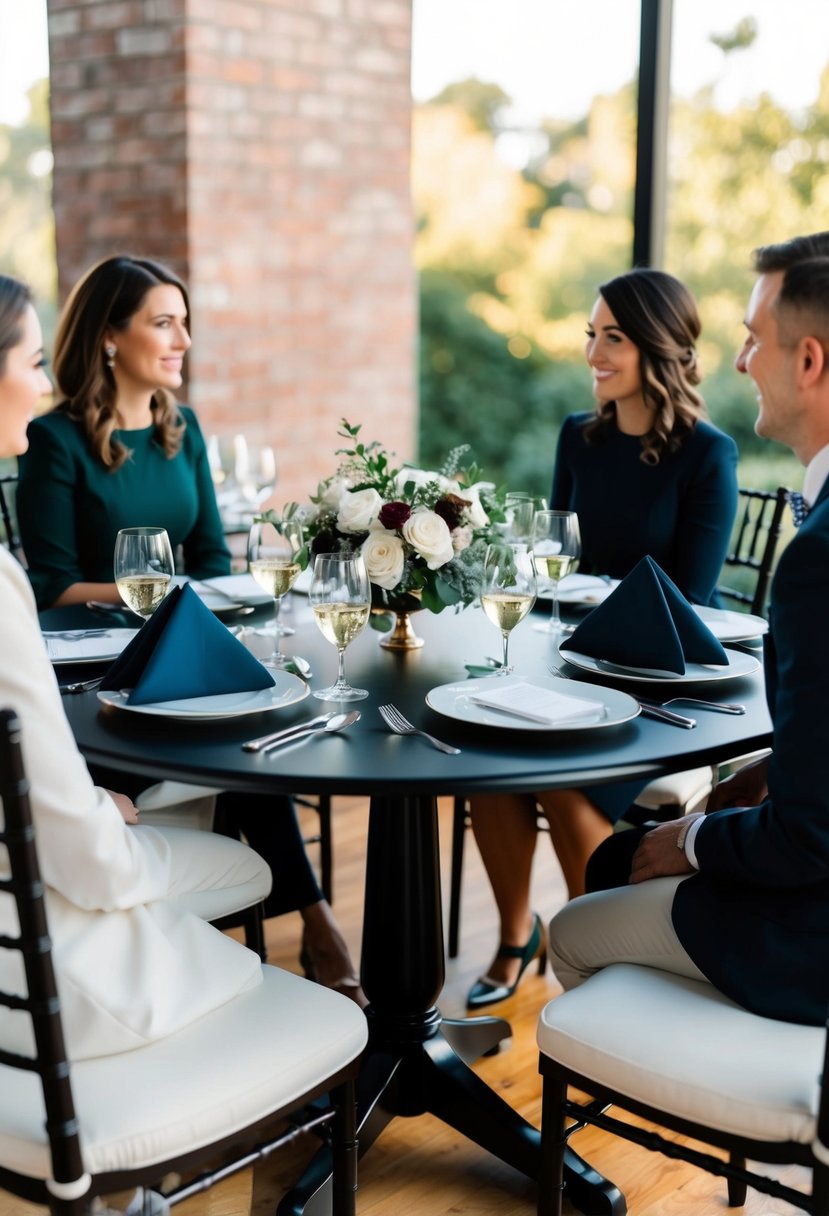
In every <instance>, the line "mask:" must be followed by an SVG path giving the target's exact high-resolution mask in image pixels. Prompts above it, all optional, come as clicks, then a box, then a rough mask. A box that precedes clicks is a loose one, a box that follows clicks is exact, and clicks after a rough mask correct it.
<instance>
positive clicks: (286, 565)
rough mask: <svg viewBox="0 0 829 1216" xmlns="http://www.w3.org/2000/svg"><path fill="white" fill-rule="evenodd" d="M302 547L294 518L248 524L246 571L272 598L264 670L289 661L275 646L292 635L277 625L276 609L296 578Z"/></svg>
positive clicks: (277, 609)
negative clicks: (270, 638) (269, 644)
mask: <svg viewBox="0 0 829 1216" xmlns="http://www.w3.org/2000/svg"><path fill="white" fill-rule="evenodd" d="M302 545H303V535H302V527H301V525H300V524H299V523H298V522H297V521H296V520H295V519H283V520H282V521H281V522H279V523H273V522H270V521H267V522H265V521H258V522H256V523H253V524H252V525H251V529H250V533H249V535H248V568H249V570H250V572H251V574H252V575H253V577H254V578H255V579H256V581H257V583H258V584H259V586H260V587H261V588H262V590H263V591H267V593H268V595H272V596H273V599H274V610H273V619H274V628H273V637H274V642H273V653H272V654H271V655H270V657H269V658H267V659H264V660H263V663H264V666H265V667H273V668H282V667H287V666H288V665H289V664H290V661H291V660H290V659H289V658H287V657H286V656H285V655H283V654H282V652H281V650H280V648H279V647H280V642H281V640H282V638H283V637H284V636H285V635H286V634H287V633H293V630H292V629H291V630H288V629H286V628H285V627H284V626H280V623H279V610H280V608H281V607H282V597H283V596H284V595H286V594H287V593H288V592H289V591H290V589H291V587H293V585H294V583H295V582H296V580H297V578H298V576H299V572H300V569H301V566H300V563H299V554H300V551H301V550H302Z"/></svg>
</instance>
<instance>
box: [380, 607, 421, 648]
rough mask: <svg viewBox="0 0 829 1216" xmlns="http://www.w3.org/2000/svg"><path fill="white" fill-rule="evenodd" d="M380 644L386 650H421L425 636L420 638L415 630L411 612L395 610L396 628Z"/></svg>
mask: <svg viewBox="0 0 829 1216" xmlns="http://www.w3.org/2000/svg"><path fill="white" fill-rule="evenodd" d="M380 645H381V646H382V647H383V649H384V650H420V647H421V646H422V645H423V638H419V637H418V636H417V634H416V633H415V631H414V627H413V625H412V613H411V612H394V628H393V629H392V631H391V633H387V634H386V635H385V637H384V638H383V640H382V641H381V643H380Z"/></svg>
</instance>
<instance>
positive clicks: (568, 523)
mask: <svg viewBox="0 0 829 1216" xmlns="http://www.w3.org/2000/svg"><path fill="white" fill-rule="evenodd" d="M532 550H533V561H534V562H535V568H536V570H537V571H538V576H539V578H540V579H543V580H544V582H545V584H546V585H547V586H548V587H549V588H550V590H551V592H552V600H553V607H552V612H551V614H550V617H549V620H546V621H544V622H542V623H541V624H539V625H536V626H534V628H535V629H537V630H538V631H539V633H549V634H550V635H552V636H554V637H557V636H558V635H559V634H560V633H561V629H562V625H561V617H560V616H559V612H558V585H559V583H560V582H561V580H562V579H563V578H564V577H565V575H567V574H571V573H572V572H573V570H574V569H575V567H576V563H577V562H578V560H579V557H580V556H581V534H580V533H579V520H578V516H577V515H576V513H575V511H537V512H536V516H535V520H534V521H533V529H532Z"/></svg>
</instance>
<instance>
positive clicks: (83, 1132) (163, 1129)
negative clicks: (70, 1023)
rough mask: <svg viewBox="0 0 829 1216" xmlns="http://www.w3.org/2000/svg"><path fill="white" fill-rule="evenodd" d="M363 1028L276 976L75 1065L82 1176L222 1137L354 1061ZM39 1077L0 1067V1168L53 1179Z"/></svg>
mask: <svg viewBox="0 0 829 1216" xmlns="http://www.w3.org/2000/svg"><path fill="white" fill-rule="evenodd" d="M366 1039H367V1027H366V1019H365V1016H364V1014H363V1012H362V1010H361V1009H359V1008H358V1006H357V1005H356V1004H355V1003H354V1002H353V1001H351V1000H349V999H348V997H345V996H342V995H341V994H340V993H337V992H332V991H331V990H330V989H328V988H323V987H321V986H320V985H319V984H313V983H311V982H310V981H309V980H305V979H302V978H301V977H300V976H297V975H292V974H291V973H290V972H288V971H281V970H279V969H277V968H276V967H264V968H263V983H262V984H258V985H257V986H256V987H255V988H252V989H250V990H249V991H247V992H244V993H242V994H241V995H240V996H237V997H235V998H234V999H233V1000H231V1001H228V1002H227V1003H226V1004H225V1005H222V1006H220V1007H219V1008H218V1009H214V1010H213V1011H212V1012H211V1013H209V1014H207V1015H206V1016H204V1017H202V1018H199V1019H198V1020H197V1021H195V1022H192V1023H191V1024H190V1025H189V1026H187V1027H186V1028H185V1029H184V1030H181V1031H179V1032H178V1033H177V1034H172V1035H170V1036H169V1037H168V1038H166V1039H160V1040H158V1041H157V1042H155V1043H151V1044H150V1045H149V1046H147V1047H141V1048H138V1049H136V1050H135V1051H129V1052H124V1053H123V1054H121V1055H110V1056H105V1057H99V1058H97V1059H90V1060H83V1061H80V1062H78V1063H77V1064H73V1065H72V1069H71V1083H72V1091H73V1094H74V1098H75V1107H76V1113H77V1116H78V1120H79V1126H80V1136H81V1145H82V1149H83V1157H84V1166H85V1168H86V1170H87V1171H88V1172H89V1173H91V1174H97V1173H102V1172H105V1171H109V1170H119V1169H125V1170H126V1169H132V1168H136V1167H140V1166H145V1165H152V1164H153V1163H155V1162H161V1161H165V1160H168V1159H169V1158H171V1157H173V1156H175V1155H177V1154H180V1153H184V1152H186V1151H188V1150H191V1149H196V1148H199V1147H201V1146H204V1145H209V1144H211V1143H212V1142H214V1141H216V1140H219V1139H221V1138H222V1137H223V1136H225V1135H228V1134H230V1133H232V1132H234V1131H236V1130H238V1129H239V1128H242V1127H245V1126H246V1125H248V1124H250V1123H254V1122H255V1121H256V1120H257V1119H261V1118H263V1117H265V1116H266V1115H268V1114H270V1113H271V1112H272V1111H274V1110H278V1109H280V1108H281V1107H283V1106H286V1105H289V1104H290V1103H292V1102H294V1101H295V1100H296V1099H297V1098H298V1097H300V1096H301V1095H302V1094H303V1093H306V1092H307V1091H309V1090H311V1089H313V1088H314V1087H315V1086H316V1085H319V1084H323V1083H324V1082H325V1081H326V1079H327V1078H328V1077H330V1076H332V1075H334V1074H335V1073H337V1072H338V1071H339V1070H340V1069H341V1068H344V1067H345V1066H346V1065H347V1064H349V1063H350V1062H351V1061H352V1060H354V1059H355V1058H356V1057H357V1056H358V1055H359V1054H360V1052H361V1051H362V1050H363V1048H364V1047H365V1044H366ZM44 1121H45V1113H44V1109H43V1101H42V1097H41V1091H40V1082H39V1080H38V1078H37V1077H36V1076H34V1075H32V1074H31V1073H24V1072H21V1071H19V1070H17V1069H11V1068H4V1067H2V1066H0V1165H2V1166H8V1167H9V1168H11V1169H14V1170H17V1171H18V1172H21V1173H24V1174H28V1175H29V1176H31V1177H33V1178H39V1179H44V1178H48V1177H49V1175H50V1162H49V1150H48V1143H47V1140H46V1136H45V1133H44V1130H43V1125H44Z"/></svg>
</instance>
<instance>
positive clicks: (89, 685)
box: [60, 676, 104, 692]
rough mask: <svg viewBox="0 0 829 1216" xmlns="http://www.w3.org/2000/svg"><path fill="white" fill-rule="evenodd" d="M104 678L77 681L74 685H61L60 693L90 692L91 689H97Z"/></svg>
mask: <svg viewBox="0 0 829 1216" xmlns="http://www.w3.org/2000/svg"><path fill="white" fill-rule="evenodd" d="M103 682H104V677H103V676H98V678H97V679H95V680H77V681H76V682H75V683H74V684H61V686H60V690H61V692H91V691H92V689H93V688H97V687H98V685H99V684H103Z"/></svg>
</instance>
